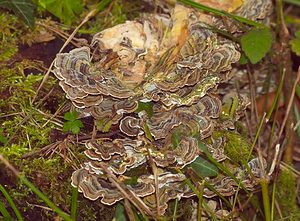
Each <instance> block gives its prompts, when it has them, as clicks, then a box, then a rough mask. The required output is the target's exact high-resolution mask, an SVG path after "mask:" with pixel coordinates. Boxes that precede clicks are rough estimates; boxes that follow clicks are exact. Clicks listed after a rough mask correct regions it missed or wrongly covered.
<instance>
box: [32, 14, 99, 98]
mask: <svg viewBox="0 0 300 221" xmlns="http://www.w3.org/2000/svg"><path fill="white" fill-rule="evenodd" d="M96 12H97V9H93V10H92V11H90V12H89V13H88V14H87V15H86V16H85V17H84V19H83V21H82V22H81V23H80V24H79V25H78V26H77V27H76V28H75V29H74V31H73V32H72V34H71V35H70V36H69V37H68V39H67V40H66V41H65V43H64V44H63V46H62V47H61V49H60V50H59V52H58V53H61V52H62V51H63V50H64V49H65V47H66V46H67V45H68V44H69V43H70V41H71V40H72V39H73V37H74V36H75V34H76V33H77V32H78V30H79V29H80V28H81V27H82V26H83V25H84V24H85V23H86V22H88V21H89V20H90V19H91V18H92V17H93V16H94V15H95V14H96ZM54 61H55V60H53V61H52V63H51V65H50V67H49V68H48V70H47V72H46V74H45V76H44V78H43V80H42V82H41V84H40V85H39V87H38V89H37V91H36V94H35V96H34V97H33V99H32V103H34V101H35V99H36V98H37V95H38V94H39V91H40V90H41V88H42V87H43V85H44V84H45V82H46V81H47V79H48V77H49V74H50V72H51V70H52V67H53V65H54Z"/></svg>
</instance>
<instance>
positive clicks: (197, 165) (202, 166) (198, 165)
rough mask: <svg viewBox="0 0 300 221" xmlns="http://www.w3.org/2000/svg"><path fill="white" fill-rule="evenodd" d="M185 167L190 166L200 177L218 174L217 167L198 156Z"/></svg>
mask: <svg viewBox="0 0 300 221" xmlns="http://www.w3.org/2000/svg"><path fill="white" fill-rule="evenodd" d="M187 167H191V168H192V169H193V170H194V171H195V172H196V173H197V174H198V175H199V176H202V177H213V176H217V175H218V168H217V167H216V166H215V165H214V164H212V163H210V162H208V161H207V160H205V159H203V158H202V157H198V158H197V159H196V160H195V161H194V162H192V163H191V164H189V165H188V166H187Z"/></svg>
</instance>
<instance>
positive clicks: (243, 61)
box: [239, 53, 249, 64]
mask: <svg viewBox="0 0 300 221" xmlns="http://www.w3.org/2000/svg"><path fill="white" fill-rule="evenodd" d="M248 62H249V59H248V58H247V56H246V55H245V54H244V53H242V55H241V57H240V60H239V63H240V64H248Z"/></svg>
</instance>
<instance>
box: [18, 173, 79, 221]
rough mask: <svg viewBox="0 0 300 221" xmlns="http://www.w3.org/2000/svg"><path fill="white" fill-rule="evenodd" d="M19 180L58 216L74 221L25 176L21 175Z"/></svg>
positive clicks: (67, 220)
mask: <svg viewBox="0 0 300 221" xmlns="http://www.w3.org/2000/svg"><path fill="white" fill-rule="evenodd" d="M19 178H20V180H21V182H22V183H23V184H25V185H26V186H27V187H28V188H29V189H30V190H31V191H32V192H33V193H34V194H35V195H37V196H38V197H39V198H40V199H41V200H43V201H44V202H45V203H46V204H47V205H48V206H49V207H50V208H51V209H52V210H53V211H54V212H55V213H57V215H59V216H60V217H61V218H63V219H64V220H66V221H73V220H72V219H71V217H70V216H69V215H68V214H67V213H65V212H64V211H62V210H61V209H60V208H58V207H57V206H56V205H55V204H54V203H53V202H52V201H51V200H50V199H49V198H48V197H47V196H45V195H44V194H43V193H42V192H41V191H40V190H39V189H38V188H36V187H35V186H34V185H33V184H32V183H31V182H30V181H29V180H27V178H26V177H25V176H24V175H19Z"/></svg>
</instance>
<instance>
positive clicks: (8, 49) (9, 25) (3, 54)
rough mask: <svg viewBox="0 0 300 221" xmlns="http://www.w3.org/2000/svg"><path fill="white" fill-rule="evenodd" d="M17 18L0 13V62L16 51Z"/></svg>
mask: <svg viewBox="0 0 300 221" xmlns="http://www.w3.org/2000/svg"><path fill="white" fill-rule="evenodd" d="M17 23H18V20H17V18H16V17H15V16H13V15H9V14H7V13H3V12H1V14H0V24H1V26H0V62H3V61H7V60H9V59H10V58H11V57H12V56H13V55H14V54H15V53H16V52H17V51H18V47H17V36H18V34H19V31H18V28H17Z"/></svg>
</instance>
